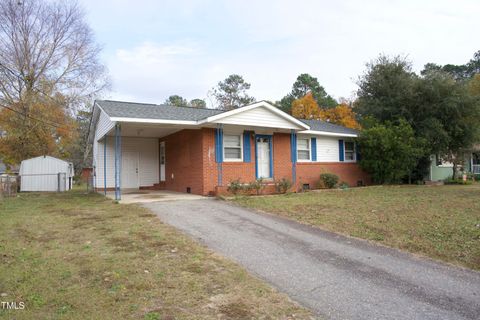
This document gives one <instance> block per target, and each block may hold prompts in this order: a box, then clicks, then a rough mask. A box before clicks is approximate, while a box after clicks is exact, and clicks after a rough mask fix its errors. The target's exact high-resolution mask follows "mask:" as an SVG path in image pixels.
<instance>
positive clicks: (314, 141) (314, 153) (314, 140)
mask: <svg viewBox="0 0 480 320" xmlns="http://www.w3.org/2000/svg"><path fill="white" fill-rule="evenodd" d="M310 141H311V142H312V161H317V138H312V139H310Z"/></svg>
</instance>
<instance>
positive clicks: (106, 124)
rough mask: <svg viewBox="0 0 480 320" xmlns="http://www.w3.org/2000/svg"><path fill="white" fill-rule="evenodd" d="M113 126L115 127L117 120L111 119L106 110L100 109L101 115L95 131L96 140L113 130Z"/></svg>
mask: <svg viewBox="0 0 480 320" xmlns="http://www.w3.org/2000/svg"><path fill="white" fill-rule="evenodd" d="M99 110H100V109H99ZM113 127H115V122H113V121H110V117H109V116H108V115H107V114H106V113H105V112H103V111H102V110H100V116H99V118H98V122H97V129H96V131H95V140H96V141H98V140H99V139H101V138H102V137H103V136H104V135H106V134H107V133H108V132H109V131H110V130H112V129H113Z"/></svg>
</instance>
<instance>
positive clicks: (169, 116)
mask: <svg viewBox="0 0 480 320" xmlns="http://www.w3.org/2000/svg"><path fill="white" fill-rule="evenodd" d="M96 103H97V104H98V105H99V106H100V107H101V108H102V109H103V110H104V111H105V112H106V113H107V114H108V115H109V116H110V117H121V118H138V119H163V120H180V121H198V120H202V119H205V118H208V117H211V116H214V115H216V114H220V113H223V112H225V111H223V110H217V109H202V108H191V107H175V106H169V105H163V104H148V103H136V102H123V101H112V100H97V101H96ZM299 120H300V121H302V122H303V123H305V124H307V125H308V126H310V128H311V130H314V131H326V132H332V133H340V134H358V131H357V130H354V129H349V128H345V127H342V126H339V125H335V124H332V123H328V122H325V121H319V120H304V119H299Z"/></svg>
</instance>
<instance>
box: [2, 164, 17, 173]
mask: <svg viewBox="0 0 480 320" xmlns="http://www.w3.org/2000/svg"><path fill="white" fill-rule="evenodd" d="M2 174H9V175H17V174H18V166H9V167H7V165H6V164H5V163H3V162H2V161H0V175H2Z"/></svg>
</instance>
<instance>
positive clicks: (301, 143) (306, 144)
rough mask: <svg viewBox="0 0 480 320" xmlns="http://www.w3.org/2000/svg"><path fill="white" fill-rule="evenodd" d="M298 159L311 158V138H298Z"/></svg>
mask: <svg viewBox="0 0 480 320" xmlns="http://www.w3.org/2000/svg"><path fill="white" fill-rule="evenodd" d="M297 158H298V160H310V139H297Z"/></svg>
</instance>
